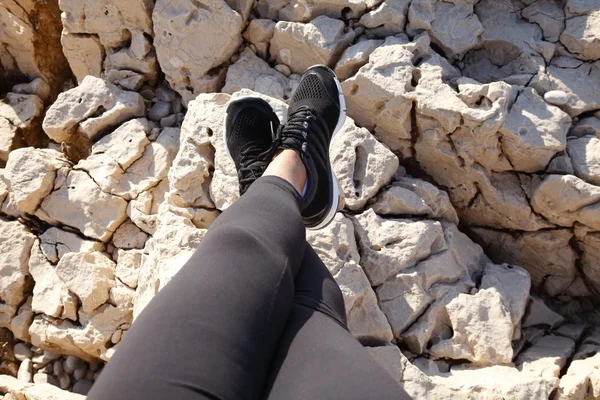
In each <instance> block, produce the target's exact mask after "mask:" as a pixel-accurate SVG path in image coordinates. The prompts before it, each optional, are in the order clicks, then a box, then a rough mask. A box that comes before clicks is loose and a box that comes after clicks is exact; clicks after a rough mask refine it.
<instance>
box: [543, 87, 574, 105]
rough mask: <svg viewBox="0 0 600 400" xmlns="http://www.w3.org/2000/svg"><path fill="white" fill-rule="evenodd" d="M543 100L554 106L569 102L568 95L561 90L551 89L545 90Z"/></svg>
mask: <svg viewBox="0 0 600 400" xmlns="http://www.w3.org/2000/svg"><path fill="white" fill-rule="evenodd" d="M544 100H546V101H547V102H548V103H550V104H554V105H555V106H562V105H565V104H567V103H568V102H569V96H568V95H567V94H566V93H565V92H563V91H562V90H551V91H549V92H546V94H545V95H544Z"/></svg>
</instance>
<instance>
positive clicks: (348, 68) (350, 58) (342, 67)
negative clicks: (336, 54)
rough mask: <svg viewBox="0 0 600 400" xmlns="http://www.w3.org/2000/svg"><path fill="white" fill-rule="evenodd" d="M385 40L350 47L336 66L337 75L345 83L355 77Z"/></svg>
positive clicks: (373, 40) (364, 42) (360, 43)
mask: <svg viewBox="0 0 600 400" xmlns="http://www.w3.org/2000/svg"><path fill="white" fill-rule="evenodd" d="M382 44H383V40H375V39H372V40H363V41H362V42H358V43H356V44H354V45H352V46H350V47H348V48H347V49H346V50H345V51H344V53H343V54H342V56H341V58H340V60H339V61H338V62H337V64H336V66H335V74H336V75H337V77H338V78H339V79H340V80H341V81H343V80H346V79H348V78H350V77H351V76H353V75H355V74H356V73H357V72H358V70H359V69H360V67H362V66H363V65H365V64H366V63H368V62H369V56H370V55H371V53H373V52H374V51H375V50H376V49H377V48H378V47H379V46H381V45H382Z"/></svg>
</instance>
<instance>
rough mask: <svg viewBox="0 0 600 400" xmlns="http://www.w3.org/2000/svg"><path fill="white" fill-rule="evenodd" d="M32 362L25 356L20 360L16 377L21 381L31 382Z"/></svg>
mask: <svg viewBox="0 0 600 400" xmlns="http://www.w3.org/2000/svg"><path fill="white" fill-rule="evenodd" d="M32 373H33V368H32V363H31V360H30V359H28V358H26V359H25V360H23V361H22V362H21V365H20V366H19V372H18V373H17V379H19V380H20V381H23V382H31V381H32Z"/></svg>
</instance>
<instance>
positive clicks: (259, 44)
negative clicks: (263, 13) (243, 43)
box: [243, 19, 275, 60]
mask: <svg viewBox="0 0 600 400" xmlns="http://www.w3.org/2000/svg"><path fill="white" fill-rule="evenodd" d="M274 32H275V22H274V21H272V20H270V19H253V20H252V21H250V23H249V24H248V27H247V28H246V30H245V31H244V35H243V36H244V39H245V40H247V41H248V42H249V43H251V44H253V45H254V47H256V55H258V56H259V57H260V58H262V59H263V60H266V59H267V57H268V56H269V53H268V51H269V44H270V42H271V39H272V38H273V33H274Z"/></svg>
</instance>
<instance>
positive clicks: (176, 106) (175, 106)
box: [171, 99, 183, 114]
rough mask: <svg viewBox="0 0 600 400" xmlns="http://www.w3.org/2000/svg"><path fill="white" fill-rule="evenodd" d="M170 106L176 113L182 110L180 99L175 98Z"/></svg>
mask: <svg viewBox="0 0 600 400" xmlns="http://www.w3.org/2000/svg"><path fill="white" fill-rule="evenodd" d="M171 107H173V113H175V114H178V113H180V112H183V104H181V100H179V99H175V100H173V101H172V102H171Z"/></svg>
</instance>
